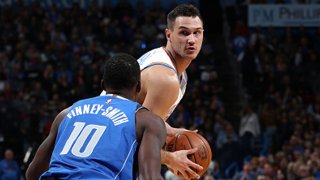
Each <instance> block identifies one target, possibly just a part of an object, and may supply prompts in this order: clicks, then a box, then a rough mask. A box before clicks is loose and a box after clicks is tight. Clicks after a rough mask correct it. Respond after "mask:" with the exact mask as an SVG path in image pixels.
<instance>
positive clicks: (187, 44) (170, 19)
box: [166, 4, 203, 60]
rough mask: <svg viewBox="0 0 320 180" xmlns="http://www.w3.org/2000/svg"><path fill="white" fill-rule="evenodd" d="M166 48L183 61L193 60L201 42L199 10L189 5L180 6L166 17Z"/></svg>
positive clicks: (201, 23)
mask: <svg viewBox="0 0 320 180" xmlns="http://www.w3.org/2000/svg"><path fill="white" fill-rule="evenodd" d="M166 38H167V47H168V46H169V48H170V49H171V50H173V51H174V54H175V55H177V56H181V57H182V58H183V59H191V60H192V59H194V58H196V57H197V55H198V54H199V52H200V49H201V46H202V41H203V21H202V19H201V15H200V12H199V10H198V9H197V8H196V7H195V6H193V5H191V4H181V5H178V6H177V7H176V8H174V9H173V10H172V11H171V12H170V13H169V14H168V15H167V29H166Z"/></svg>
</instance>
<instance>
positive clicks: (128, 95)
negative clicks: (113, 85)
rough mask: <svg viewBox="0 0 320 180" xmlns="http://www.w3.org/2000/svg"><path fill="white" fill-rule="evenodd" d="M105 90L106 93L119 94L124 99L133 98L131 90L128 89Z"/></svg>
mask: <svg viewBox="0 0 320 180" xmlns="http://www.w3.org/2000/svg"><path fill="white" fill-rule="evenodd" d="M105 91H106V93H107V95H113V96H121V97H124V98H126V99H130V100H134V95H133V94H132V93H131V91H128V90H113V89H105Z"/></svg>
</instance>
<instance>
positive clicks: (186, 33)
mask: <svg viewBox="0 0 320 180" xmlns="http://www.w3.org/2000/svg"><path fill="white" fill-rule="evenodd" d="M180 34H182V35H184V36H188V35H189V34H190V33H189V32H188V31H181V32H180Z"/></svg>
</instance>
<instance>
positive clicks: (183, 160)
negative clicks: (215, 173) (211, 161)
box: [166, 148, 203, 179]
mask: <svg viewBox="0 0 320 180" xmlns="http://www.w3.org/2000/svg"><path fill="white" fill-rule="evenodd" d="M197 150H198V149H197V148H193V149H188V150H180V151H175V152H170V153H171V154H170V156H171V159H170V161H168V162H167V163H166V165H167V167H168V168H169V169H171V171H172V172H173V173H174V175H176V176H178V177H182V178H184V179H200V175H199V174H197V173H196V172H195V171H194V170H202V169H203V168H202V166H200V165H198V164H196V163H194V162H192V161H191V160H190V159H188V157H187V155H189V154H193V153H195V152H197ZM167 153H169V152H167Z"/></svg>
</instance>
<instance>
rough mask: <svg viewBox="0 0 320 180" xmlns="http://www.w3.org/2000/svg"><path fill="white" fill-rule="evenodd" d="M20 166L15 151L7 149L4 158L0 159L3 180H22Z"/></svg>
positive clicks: (0, 174) (0, 173)
mask: <svg viewBox="0 0 320 180" xmlns="http://www.w3.org/2000/svg"><path fill="white" fill-rule="evenodd" d="M20 178H21V172H20V167H19V165H18V163H17V162H16V160H15V159H14V152H13V151H12V150H11V149H7V150H6V151H5V153H4V159H3V160H1V161H0V179H1V180H20Z"/></svg>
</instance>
